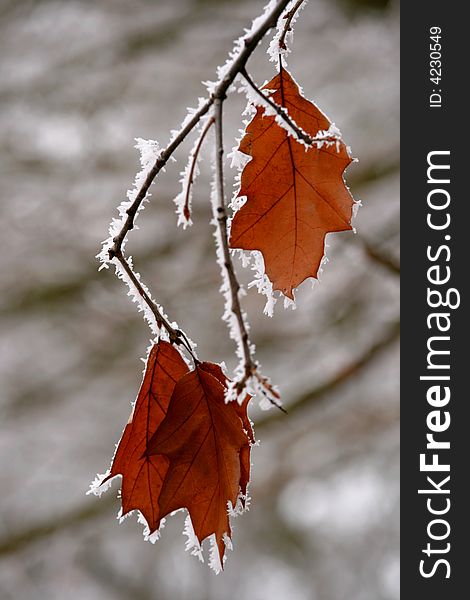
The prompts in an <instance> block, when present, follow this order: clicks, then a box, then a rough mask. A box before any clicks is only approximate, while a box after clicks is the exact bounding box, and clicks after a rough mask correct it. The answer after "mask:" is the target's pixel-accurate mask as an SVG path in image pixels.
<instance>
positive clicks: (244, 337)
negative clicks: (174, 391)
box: [214, 98, 256, 391]
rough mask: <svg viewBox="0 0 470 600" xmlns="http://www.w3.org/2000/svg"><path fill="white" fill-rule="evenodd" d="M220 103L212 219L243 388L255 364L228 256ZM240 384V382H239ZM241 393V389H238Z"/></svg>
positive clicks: (216, 113) (218, 102)
mask: <svg viewBox="0 0 470 600" xmlns="http://www.w3.org/2000/svg"><path fill="white" fill-rule="evenodd" d="M222 103H223V100H221V99H219V98H217V99H216V100H215V107H214V117H215V144H216V156H215V174H216V186H217V214H215V215H214V217H215V218H216V220H217V227H218V228H219V232H220V240H221V245H222V251H223V257H224V267H225V270H226V272H227V276H228V281H229V284H230V293H231V298H232V304H231V311H232V313H233V314H234V315H235V317H236V319H237V323H238V329H239V332H240V338H241V341H242V349H243V357H244V361H245V364H244V368H245V375H244V378H243V380H242V381H243V387H244V385H245V383H246V381H247V380H248V378H249V377H251V375H252V374H253V373H254V372H255V371H256V363H255V361H254V360H253V356H252V354H251V349H250V342H249V339H248V331H247V329H246V325H245V320H244V318H243V313H242V309H241V306H240V298H239V297H238V294H239V292H240V284H239V283H238V280H237V277H236V275H235V269H234V267H233V261H232V256H231V255H230V249H229V246H228V233H227V219H228V217H227V209H226V207H225V191H224V171H223V169H224V165H223V155H224V144H223V131H222ZM240 383H241V382H240ZM239 391H241V389H239Z"/></svg>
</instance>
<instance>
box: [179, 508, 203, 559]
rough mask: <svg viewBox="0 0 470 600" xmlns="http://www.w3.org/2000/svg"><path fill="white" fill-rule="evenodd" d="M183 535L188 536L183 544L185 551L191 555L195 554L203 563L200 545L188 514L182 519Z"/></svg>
mask: <svg viewBox="0 0 470 600" xmlns="http://www.w3.org/2000/svg"><path fill="white" fill-rule="evenodd" d="M183 535H185V536H186V537H187V538H188V539H187V540H186V545H185V550H186V552H190V553H191V555H192V556H197V558H198V559H199V560H200V561H201V562H202V563H203V562H204V556H203V554H202V547H201V544H200V543H199V540H198V539H197V535H196V534H195V533H194V527H193V523H192V521H191V517H190V516H189V515H187V516H186V519H185V521H184V529H183Z"/></svg>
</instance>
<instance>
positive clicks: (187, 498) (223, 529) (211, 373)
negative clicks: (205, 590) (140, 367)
mask: <svg viewBox="0 0 470 600" xmlns="http://www.w3.org/2000/svg"><path fill="white" fill-rule="evenodd" d="M225 382H226V379H225V376H224V375H223V373H222V371H221V369H220V367H218V366H217V365H213V364H211V363H202V364H198V365H197V366H196V368H195V370H194V371H192V372H191V373H189V374H187V375H185V376H184V377H183V378H182V379H180V380H179V381H178V383H177V384H176V386H175V389H174V392H173V396H172V398H171V401H170V405H169V407H168V412H167V415H166V417H165V419H164V420H163V422H162V423H161V425H160V427H159V428H158V430H157V432H156V433H155V434H154V436H153V437H152V438H151V440H150V441H149V444H148V447H147V451H148V454H149V455H150V456H156V455H164V456H166V457H167V459H168V461H169V467H168V472H167V474H166V477H165V480H164V482H163V485H162V489H161V493H160V498H159V507H160V515H161V517H164V516H165V515H167V514H169V513H171V512H172V511H174V510H177V509H180V508H186V509H188V511H189V514H190V517H191V521H192V524H193V528H194V532H195V534H196V536H197V538H198V540H199V542H200V543H201V542H202V541H203V540H204V539H205V538H207V537H208V536H210V535H211V534H213V533H214V534H215V536H216V542H217V545H218V548H219V555H220V559H221V564H223V556H224V552H225V544H224V541H223V538H224V534H227V535H228V536H229V537H230V535H231V529H230V523H229V516H228V507H227V504H228V502H231V503H232V506H234V507H235V505H236V502H237V498H238V496H239V492H240V491H242V493H246V486H247V483H248V479H249V466H250V456H249V454H250V439H252V436H253V432H252V430H251V424H250V423H249V420H248V417H247V415H246V409H247V402H248V400H247V402H246V403H245V404H244V405H243V406H240V405H238V404H237V403H236V402H230V403H228V404H226V403H225ZM245 430H247V432H248V434H247V433H245Z"/></svg>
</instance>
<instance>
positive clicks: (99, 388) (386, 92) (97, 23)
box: [0, 0, 399, 600]
mask: <svg viewBox="0 0 470 600" xmlns="http://www.w3.org/2000/svg"><path fill="white" fill-rule="evenodd" d="M263 6H264V0H256V1H254V0H251V1H249V0H239V1H237V2H234V1H231V2H229V1H221V0H218V1H215V0H178V1H172V2H164V1H163V0H154V1H152V0H133V1H132V2H130V1H126V0H95V1H93V2H86V1H78V0H70V1H64V0H62V1H60V0H55V1H54V0H42V1H39V0H10V1H6V0H3V1H1V2H0V69H1V75H0V107H1V110H0V136H1V138H0V158H1V166H0V176H1V184H0V190H1V192H0V193H1V196H2V198H1V203H0V211H1V242H2V247H3V250H2V252H1V253H0V269H1V283H0V285H1V298H0V307H1V308H0V309H1V329H2V333H1V339H0V352H1V367H0V378H1V407H0V411H1V418H0V463H1V464H0V486H1V501H0V503H1V513H0V598H1V599H2V600H8V599H10V598H15V600H37V599H48V600H55V599H62V598H68V599H69V600H75V599H80V600H85V599H87V600H88V599H90V600H98V599H99V600H108V599H110V600H111V599H112V600H120V599H134V598H135V599H136V600H141V599H142V600H147V599H148V600H153V599H158V600H166V599H170V598H171V599H175V600H184V599H186V598H191V600H206V599H207V600H215V599H221V600H225V599H227V600H229V599H230V600H231V599H233V598H239V599H240V598H241V599H245V598H246V599H248V598H249V599H250V600H264V599H268V598H269V599H270V600H275V599H278V598H279V599H285V598H289V600H343V599H344V600H346V599H347V600H396V599H398V596H399V592H398V569H399V567H398V559H399V557H398V542H399V540H398V492H399V489H398V442H399V438H398V416H399V415H398V347H397V338H398V317H399V312H398V311H399V305H398V289H399V288H398V269H399V267H398V216H399V213H398V210H399V208H398V168H399V139H398V118H399V114H398V97H399V85H398V52H399V50H398V41H399V39H398V5H397V3H396V2H387V1H379V0H376V1H373V0H310V2H309V3H308V4H307V6H306V8H305V9H304V10H303V12H302V13H301V15H300V17H299V20H298V22H297V26H296V33H295V40H294V46H293V52H292V54H291V55H290V59H289V66H290V69H291V71H292V73H293V75H294V76H295V78H296V79H297V80H298V81H299V82H301V84H302V86H303V89H304V93H305V95H306V96H307V97H308V98H310V99H313V100H314V101H315V102H316V103H317V104H318V105H319V107H320V108H322V109H323V110H324V111H325V112H326V113H327V114H328V115H329V116H330V118H331V120H333V121H334V122H335V123H336V124H337V125H338V127H340V129H341V130H342V133H343V136H344V139H345V141H346V143H348V144H350V145H351V146H352V151H353V154H354V155H355V156H357V157H359V159H360V161H359V163H356V164H352V165H351V166H350V167H349V169H348V172H347V176H346V179H347V183H348V185H349V186H350V188H351V190H352V193H353V194H354V196H355V198H356V199H357V200H361V201H362V203H363V208H362V209H361V210H360V211H359V214H358V216H357V219H356V221H355V226H356V228H357V234H356V235H354V234H352V233H350V232H346V233H341V234H336V235H334V236H329V237H328V244H329V249H328V255H329V258H330V262H329V263H328V264H327V265H326V268H325V270H324V273H323V277H322V281H321V283H320V284H318V285H316V286H315V288H314V289H313V290H312V289H311V286H310V284H309V283H308V282H307V283H305V284H304V285H303V286H302V287H301V289H300V291H299V293H298V300H299V302H298V309H297V310H295V311H291V310H288V311H284V310H283V309H282V307H281V305H280V303H278V305H277V306H276V310H275V315H274V317H273V318H272V319H269V318H268V317H265V316H264V315H263V314H262V308H263V306H264V297H262V296H259V295H258V294H257V292H256V291H255V290H254V289H252V290H250V292H249V294H248V296H247V297H246V298H245V299H244V307H245V308H246V310H247V311H248V314H249V317H250V321H251V324H252V339H253V341H254V342H255V343H256V346H257V349H258V355H257V356H258V358H259V360H260V361H261V364H262V365H263V371H264V373H265V374H268V375H270V376H271V378H272V379H273V381H274V382H275V383H277V384H278V385H279V387H280V389H281V392H282V395H283V399H284V403H285V405H286V407H287V409H288V411H289V414H288V415H287V416H286V415H284V414H282V413H281V412H280V411H273V410H271V411H269V412H261V411H259V410H258V409H257V407H253V409H252V411H251V416H252V418H253V419H254V421H255V423H256V424H257V426H256V435H257V438H258V439H259V440H261V444H260V445H259V447H256V448H255V449H254V452H253V461H254V467H253V479H252V485H251V496H252V506H251V509H250V511H249V512H248V513H247V514H245V515H244V516H243V517H240V518H238V519H236V521H235V523H234V546H235V550H234V552H232V553H229V557H228V561H227V565H226V570H225V572H224V573H223V574H221V575H218V576H215V575H214V574H213V573H212V572H211V571H209V569H208V567H207V566H203V565H200V564H199V562H198V561H197V559H196V558H194V557H192V556H190V555H189V554H187V553H185V552H184V542H185V538H184V537H183V536H182V534H181V532H182V529H183V521H184V515H182V514H178V515H176V516H175V517H173V518H171V519H169V521H168V522H167V526H166V528H165V529H164V531H163V538H162V539H161V540H160V541H159V542H157V544H156V545H155V546H152V545H151V544H149V543H146V542H144V540H143V537H142V528H141V526H140V525H138V524H137V523H136V519H135V517H131V518H129V519H127V520H126V521H125V522H124V523H123V524H122V525H119V524H118V522H117V521H116V518H115V517H116V514H117V512H118V508H119V502H118V500H117V499H116V494H117V489H118V487H119V485H118V482H117V481H116V482H115V483H114V486H113V488H112V490H111V491H109V492H108V493H107V494H105V495H104V496H102V497H101V499H98V498H95V497H90V496H85V492H86V491H87V489H88V485H89V483H90V481H91V480H92V479H93V478H94V477H95V474H96V472H100V473H102V472H104V471H105V470H106V468H107V467H108V465H109V461H110V459H111V456H112V454H113V450H114V444H115V443H116V442H117V441H118V439H119V436H120V434H121V431H122V428H123V426H124V424H125V423H126V421H127V418H128V415H129V410H130V407H129V404H130V402H131V401H132V400H133V399H134V398H135V395H136V393H137V390H138V387H139V385H140V382H141V373H142V363H141V361H140V357H143V356H145V353H146V348H147V345H148V341H149V331H148V329H147V327H146V325H145V323H144V322H143V320H142V318H141V315H140V314H138V313H137V312H136V310H135V306H134V305H132V303H131V302H130V300H129V298H128V297H127V296H126V290H125V288H124V286H123V285H122V283H121V282H120V281H118V280H117V279H116V278H115V277H114V275H113V274H112V273H111V272H110V271H108V272H100V273H98V271H97V267H98V264H97V261H96V259H95V258H94V256H95V255H96V254H97V252H98V251H99V249H100V244H101V241H102V240H103V239H104V238H105V237H107V227H108V223H109V221H110V219H111V217H113V216H116V211H115V207H116V206H117V204H118V203H119V202H120V201H121V200H122V199H123V197H125V193H126V190H127V189H128V188H129V187H131V185H132V181H133V179H134V175H135V172H136V171H137V170H138V169H139V162H138V153H137V151H136V150H135V149H134V148H133V145H134V143H135V142H134V138H135V137H143V138H152V139H155V140H158V141H159V142H160V144H161V145H165V144H166V142H167V140H168V138H169V133H170V130H171V129H173V128H176V127H177V126H178V125H179V123H180V122H181V120H182V119H183V117H184V115H185V111H186V107H187V106H195V105H196V104H197V98H198V96H203V95H205V88H204V87H203V86H202V85H201V81H202V80H207V79H214V77H215V69H216V67H217V65H219V64H222V63H223V62H224V61H225V59H226V56H227V53H228V51H229V49H231V47H232V41H233V40H234V39H235V38H237V37H238V36H239V35H241V33H242V32H243V28H244V27H247V26H249V25H250V23H251V21H252V19H253V18H254V17H256V16H257V15H258V14H260V13H261V12H262V9H263ZM267 43H268V39H267V40H265V43H264V44H263V45H262V47H260V48H259V49H258V51H257V52H256V54H255V55H254V56H253V57H252V58H251V60H250V62H249V64H248V66H249V71H250V72H251V74H252V76H253V77H254V78H255V80H256V81H257V82H258V83H259V84H262V83H263V82H264V81H265V80H266V79H270V78H271V77H272V75H273V73H274V71H273V65H272V64H271V63H269V62H268V58H267V56H266V53H265V49H266V47H267ZM244 106H245V101H244V98H243V97H242V96H241V95H239V94H234V95H233V96H231V97H230V99H229V101H228V102H227V103H226V124H225V139H226V149H227V151H228V150H230V149H231V147H232V146H233V145H235V141H234V140H235V137H236V136H237V135H238V129H239V127H240V126H241V117H240V115H241V112H242V111H243V109H244ZM192 143H193V138H190V139H188V142H187V144H185V145H184V146H182V147H181V148H180V151H179V152H178V154H177V158H178V162H177V163H175V164H172V165H170V166H169V168H168V169H167V172H166V173H165V174H163V175H162V176H161V177H160V178H159V180H158V185H157V186H154V187H153V190H152V194H153V195H152V200H151V203H150V204H149V205H147V208H146V210H145V211H144V212H143V213H142V214H141V217H140V219H139V226H140V231H137V232H133V233H132V234H131V236H130V240H129V244H128V250H129V251H130V252H131V253H132V255H133V256H134V262H135V266H136V269H137V270H138V271H140V272H141V273H142V274H143V277H144V280H145V281H146V282H147V283H148V284H149V286H150V288H151V289H152V291H153V293H154V295H155V296H156V297H157V298H158V299H159V301H160V302H162V303H163V305H164V306H165V307H166V309H167V310H168V311H169V312H170V314H171V316H172V318H174V319H176V320H177V321H178V322H179V324H180V325H181V326H182V327H184V329H185V330H186V331H187V332H188V334H189V335H190V336H191V337H192V338H193V339H194V340H196V341H197V342H198V344H199V346H198V347H199V354H200V356H202V357H203V358H204V359H207V360H213V361H221V360H225V361H226V363H227V365H228V366H229V367H230V368H233V367H234V366H235V363H234V358H233V357H234V348H233V344H232V341H231V340H230V339H229V338H228V335H227V333H226V330H225V325H224V324H223V323H222V321H221V320H220V315H221V313H222V310H223V306H222V299H221V297H220V295H219V294H218V286H219V272H218V267H217V266H216V264H215V260H214V248H213V239H212V230H211V226H210V225H209V220H210V209H209V181H210V164H209V157H210V149H208V148H206V149H205V151H204V152H203V159H204V160H203V161H202V162H201V164H200V167H201V176H200V178H199V179H198V182H197V185H196V187H195V196H194V214H193V218H194V221H195V224H194V226H193V227H192V228H191V229H189V230H187V231H183V230H182V229H179V230H176V227H175V222H176V219H175V214H174V205H173V203H172V198H174V196H175V195H176V194H177V193H178V192H179V184H178V179H179V171H180V170H182V169H183V168H184V165H185V163H186V157H187V153H188V150H189V148H190V147H191V145H192ZM208 146H210V142H209V144H208ZM227 173H228V185H230V177H232V176H233V175H234V173H233V172H231V171H230V169H228V171H227ZM238 270H239V273H240V278H241V279H242V280H243V281H244V282H245V283H246V282H247V281H249V280H250V278H251V273H250V272H248V273H247V272H243V270H242V269H241V267H240V266H239V268H238Z"/></svg>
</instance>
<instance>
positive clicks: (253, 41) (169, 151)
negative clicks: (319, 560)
mask: <svg viewBox="0 0 470 600" xmlns="http://www.w3.org/2000/svg"><path fill="white" fill-rule="evenodd" d="M288 4H289V0H279V2H278V4H277V5H276V6H275V7H274V9H273V11H272V12H271V13H270V14H268V15H267V16H266V19H265V20H264V21H263V22H262V23H261V24H260V25H259V27H258V29H257V30H256V31H255V32H253V34H252V35H251V37H245V38H244V46H243V48H242V49H241V50H240V53H239V54H238V56H237V57H236V58H235V60H234V61H233V62H232V65H231V66H230V68H229V69H228V71H227V73H226V75H225V77H224V78H223V79H222V81H220V83H219V84H218V85H217V87H216V88H215V90H214V92H213V94H212V95H211V96H210V97H209V98H208V99H207V100H206V101H205V102H204V104H203V105H202V106H201V107H200V108H199V110H197V111H196V112H195V113H194V115H193V116H192V118H191V119H190V120H189V121H188V122H187V123H186V124H185V125H184V126H183V127H181V129H180V130H179V132H178V133H177V134H176V135H175V136H174V138H173V140H172V141H171V142H170V144H169V145H168V146H167V147H166V148H165V149H164V150H163V151H162V152H161V153H160V154H159V156H158V158H157V160H156V161H155V164H154V165H153V167H152V168H151V169H150V171H149V173H148V175H147V177H146V179H145V181H144V183H143V184H142V186H141V188H140V189H139V191H138V193H137V195H136V197H135V200H134V202H133V203H132V204H131V206H130V207H129V208H128V209H127V219H126V221H125V223H124V225H123V226H122V229H121V231H120V232H119V233H118V234H117V236H116V237H115V238H114V240H113V241H114V245H113V247H112V248H111V249H110V258H112V257H113V256H115V255H116V253H117V252H118V250H120V249H121V246H122V243H123V241H124V239H125V237H126V235H127V234H128V232H129V231H130V230H131V229H133V228H134V219H135V216H136V214H137V212H138V210H139V207H140V205H141V204H142V202H143V200H144V199H145V197H146V195H147V192H148V190H149V188H150V186H151V185H152V183H153V181H154V179H155V178H156V177H157V175H158V174H159V173H160V171H161V170H162V169H163V167H164V166H165V165H166V164H167V162H168V161H169V159H170V158H171V156H172V155H173V153H174V152H175V150H176V149H177V148H178V147H179V146H180V144H182V142H183V141H184V140H185V139H186V137H187V135H188V134H189V133H190V132H191V131H192V130H193V129H194V127H195V126H196V125H197V124H198V123H199V121H200V119H201V118H202V117H203V116H204V115H205V114H207V112H208V111H209V109H210V107H211V106H212V104H213V103H214V101H215V99H216V98H224V97H225V95H226V92H227V90H228V88H229V87H230V86H231V84H232V83H233V81H234V79H235V77H236V76H237V75H238V74H239V73H240V72H241V71H242V69H244V68H245V65H246V63H247V62H248V59H249V58H250V56H251V54H252V53H253V51H254V50H255V49H256V47H257V45H258V43H259V42H260V41H261V39H262V38H263V37H264V35H265V33H266V32H267V31H268V30H269V29H271V28H272V27H274V26H275V25H276V23H277V20H278V19H279V17H280V15H281V13H282V11H283V10H284V9H285V7H286V6H287V5H288Z"/></svg>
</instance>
